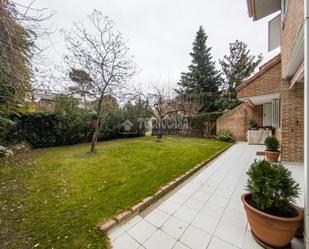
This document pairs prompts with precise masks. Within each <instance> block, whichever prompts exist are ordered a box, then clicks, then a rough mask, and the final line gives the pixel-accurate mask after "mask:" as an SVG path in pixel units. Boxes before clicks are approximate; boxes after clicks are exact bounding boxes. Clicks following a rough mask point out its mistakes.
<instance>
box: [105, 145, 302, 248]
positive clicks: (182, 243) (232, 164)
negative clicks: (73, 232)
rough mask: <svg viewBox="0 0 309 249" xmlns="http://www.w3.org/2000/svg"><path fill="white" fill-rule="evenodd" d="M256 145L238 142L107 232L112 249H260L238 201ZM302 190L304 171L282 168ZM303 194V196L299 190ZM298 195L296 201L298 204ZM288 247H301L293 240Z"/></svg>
mask: <svg viewBox="0 0 309 249" xmlns="http://www.w3.org/2000/svg"><path fill="white" fill-rule="evenodd" d="M262 150H264V146H261V145H247V143H237V144H235V145H233V146H232V147H231V148H230V149H229V150H227V151H226V152H224V153H223V154H222V155H221V156H219V157H218V158H217V159H216V160H214V161H213V162H211V163H210V165H209V166H208V167H207V168H203V169H202V170H200V171H199V172H197V173H196V174H195V175H194V176H192V177H191V178H190V179H188V180H187V181H186V182H185V183H184V184H182V185H181V186H179V187H178V188H176V189H175V190H174V191H173V192H172V193H170V194H169V195H168V196H167V197H165V198H163V199H162V200H160V201H158V203H156V204H154V205H153V206H152V207H150V208H149V209H147V210H146V211H145V212H143V213H142V214H140V215H137V216H135V217H133V218H132V219H131V220H129V221H128V222H127V223H125V224H123V225H120V226H118V227H116V228H115V229H113V230H112V231H111V232H110V233H109V237H110V240H111V243H112V246H113V248H114V249H137V248H138V249H143V248H146V249H172V248H173V249H206V248H207V249H240V248H241V249H259V248H262V247H261V246H259V245H258V244H257V243H256V242H255V241H254V239H253V238H252V235H251V233H250V227H249V225H248V223H247V219H246V215H245V212H244V209H243V206H242V203H241V201H240V196H241V194H242V193H243V192H244V185H245V183H246V180H247V177H246V171H247V169H248V167H249V166H250V164H251V163H252V162H253V161H254V159H255V158H263V157H261V156H256V152H257V151H262ZM286 166H287V167H288V168H290V169H291V170H292V172H293V176H294V177H295V179H297V181H298V182H299V183H300V185H301V186H303V167H302V166H301V165H286ZM302 193H303V191H302ZM302 200H303V196H301V197H300V198H299V200H298V204H299V205H303V201H302ZM292 248H295V249H302V248H304V246H303V242H302V241H300V240H298V239H294V240H293V242H292Z"/></svg>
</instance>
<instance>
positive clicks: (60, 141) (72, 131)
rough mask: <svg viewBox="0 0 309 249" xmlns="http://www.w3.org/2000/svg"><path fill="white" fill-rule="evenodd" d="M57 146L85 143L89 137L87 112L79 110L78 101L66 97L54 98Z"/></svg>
mask: <svg viewBox="0 0 309 249" xmlns="http://www.w3.org/2000/svg"><path fill="white" fill-rule="evenodd" d="M55 101H56V106H55V119H56V120H55V129H56V134H57V142H56V144H57V145H69V144H77V143H83V142H87V141H88V140H89V137H90V127H89V125H88V120H89V119H90V116H89V111H88V110H86V109H82V108H79V107H78V105H79V103H78V100H77V99H75V98H73V97H68V96H58V97H56V98H55Z"/></svg>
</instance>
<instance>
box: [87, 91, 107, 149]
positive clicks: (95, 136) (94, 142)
mask: <svg viewBox="0 0 309 249" xmlns="http://www.w3.org/2000/svg"><path fill="white" fill-rule="evenodd" d="M103 96H104V95H103V94H102V95H101V97H100V99H99V103H98V108H97V119H96V121H95V123H94V131H93V135H92V139H91V148H90V151H91V152H96V151H97V149H96V145H97V141H98V135H99V130H100V119H101V112H102V102H103Z"/></svg>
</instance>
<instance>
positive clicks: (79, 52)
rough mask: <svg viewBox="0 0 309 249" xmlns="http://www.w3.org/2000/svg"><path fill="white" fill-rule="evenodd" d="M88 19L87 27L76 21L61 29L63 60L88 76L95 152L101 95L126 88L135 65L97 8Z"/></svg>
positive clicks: (93, 149) (118, 34)
mask: <svg viewBox="0 0 309 249" xmlns="http://www.w3.org/2000/svg"><path fill="white" fill-rule="evenodd" d="M88 18H89V24H90V26H89V27H87V28H86V26H85V24H84V23H82V22H77V23H74V29H73V30H71V31H68V32H65V41H66V43H67V48H68V50H69V52H70V53H71V55H69V56H67V57H66V61H67V63H68V64H69V65H70V67H71V68H77V69H81V70H84V71H85V72H86V73H87V74H88V75H89V76H90V78H91V82H90V84H91V85H92V87H91V88H89V92H90V94H91V95H92V96H95V99H96V100H97V101H96V103H97V107H96V112H97V116H98V120H97V122H96V127H95V132H94V136H93V140H92V148H91V151H95V144H96V139H97V135H98V130H99V123H100V118H101V115H102V113H101V112H102V108H103V107H102V105H103V100H104V97H105V96H106V95H111V96H115V95H116V94H117V92H119V91H120V92H121V91H123V90H124V89H126V88H127V86H128V82H129V81H130V79H131V78H132V76H133V75H134V74H135V65H134V64H133V62H132V57H131V56H129V53H128V48H127V46H126V45H125V42H124V41H123V38H122V36H121V34H120V33H119V32H116V31H114V24H113V22H112V21H111V20H110V19H109V18H108V17H106V16H104V15H103V14H102V13H101V12H100V11H98V10H94V11H93V12H92V13H91V15H90V16H88ZM90 30H91V31H92V32H91V31H90Z"/></svg>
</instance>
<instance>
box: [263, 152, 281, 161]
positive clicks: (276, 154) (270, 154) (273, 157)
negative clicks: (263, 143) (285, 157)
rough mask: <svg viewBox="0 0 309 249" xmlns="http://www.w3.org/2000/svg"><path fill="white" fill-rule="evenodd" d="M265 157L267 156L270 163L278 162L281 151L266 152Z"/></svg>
mask: <svg viewBox="0 0 309 249" xmlns="http://www.w3.org/2000/svg"><path fill="white" fill-rule="evenodd" d="M265 156H266V158H267V160H268V161H271V162H278V158H279V156H280V151H270V150H265Z"/></svg>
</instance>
